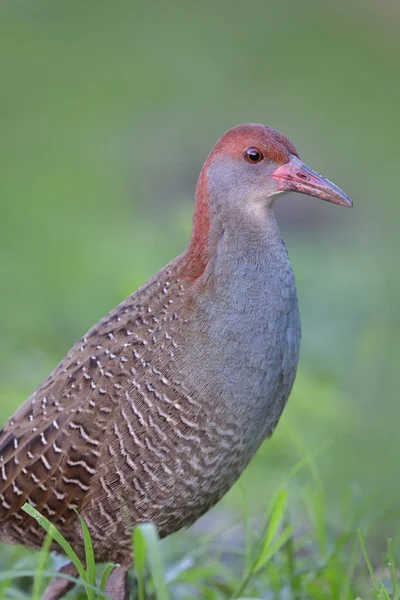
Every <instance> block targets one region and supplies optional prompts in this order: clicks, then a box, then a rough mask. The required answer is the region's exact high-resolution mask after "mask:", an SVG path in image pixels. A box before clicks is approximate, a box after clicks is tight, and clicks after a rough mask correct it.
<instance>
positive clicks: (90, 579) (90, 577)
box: [75, 510, 96, 600]
mask: <svg viewBox="0 0 400 600" xmlns="http://www.w3.org/2000/svg"><path fill="white" fill-rule="evenodd" d="M75 512H76V514H77V515H78V517H79V520H80V522H81V527H82V532H83V543H84V545H85V558H86V575H85V580H86V582H87V583H90V584H91V585H96V562H95V559H94V552H93V544H92V539H91V537H90V533H89V529H88V527H87V525H86V523H85V520H84V519H83V517H81V515H80V514H79V513H78V511H77V510H75ZM87 591H89V593H88V598H89V600H94V595H93V590H87ZM89 594H90V595H89Z"/></svg>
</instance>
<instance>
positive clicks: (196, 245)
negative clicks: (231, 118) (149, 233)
mask: <svg viewBox="0 0 400 600" xmlns="http://www.w3.org/2000/svg"><path fill="white" fill-rule="evenodd" d="M284 192H299V193H301V194H307V195H308V196H315V197H317V198H320V199H321V200H327V201H328V202H332V203H334V204H339V205H341V206H352V201H351V200H350V198H349V197H348V196H347V194H345V193H344V192H343V191H342V190H341V189H340V188H338V187H337V186H336V185H335V184H333V183H332V182H331V181H329V180H328V179H326V178H325V177H323V176H322V175H320V174H319V173H317V172H316V171H314V170H313V169H311V168H310V167H308V166H307V165H306V164H304V163H303V162H302V161H301V160H300V157H299V155H298V153H297V150H296V148H295V147H294V146H293V144H292V143H291V142H290V141H289V140H288V139H287V138H286V137H285V136H284V135H282V134H281V133H279V131H276V130H275V129H272V128H270V127H267V126H265V125H260V124H256V123H251V124H247V125H238V126H237V127H233V128H232V129H230V130H229V131H227V132H226V133H224V134H223V136H222V137H221V138H220V139H219V140H218V141H217V143H216V144H215V146H214V148H213V149H212V151H211V152H210V154H209V156H208V158H207V160H206V162H205V163H204V166H203V168H202V170H201V173H200V176H199V179H198V183H197V189H196V207H195V213H194V221H193V232H192V239H191V244H190V248H189V249H190V255H191V256H192V257H193V258H194V257H197V259H199V258H200V261H199V260H198V263H199V264H206V262H207V256H206V255H207V245H208V241H209V233H210V231H211V225H212V223H213V222H214V223H215V222H220V223H223V228H225V226H232V227H233V228H236V231H237V229H238V227H239V228H243V226H245V223H246V221H248V220H250V222H252V223H253V224H257V223H258V224H260V223H262V222H264V223H265V217H266V215H267V214H268V212H270V211H268V209H269V208H270V207H271V206H272V205H273V203H274V201H275V199H276V197H277V195H278V194H281V193H284Z"/></svg>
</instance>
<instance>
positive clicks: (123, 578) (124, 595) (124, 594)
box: [106, 567, 129, 600]
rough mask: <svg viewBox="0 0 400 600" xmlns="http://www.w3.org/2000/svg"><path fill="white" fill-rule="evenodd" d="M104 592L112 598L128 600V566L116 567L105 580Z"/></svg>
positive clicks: (113, 599)
mask: <svg viewBox="0 0 400 600" xmlns="http://www.w3.org/2000/svg"><path fill="white" fill-rule="evenodd" d="M106 594H107V595H108V596H110V598H112V600H128V599H129V589H128V567H116V568H115V569H114V570H113V571H111V575H110V576H109V578H108V581H107V587H106Z"/></svg>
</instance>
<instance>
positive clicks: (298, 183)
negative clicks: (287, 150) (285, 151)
mask: <svg viewBox="0 0 400 600" xmlns="http://www.w3.org/2000/svg"><path fill="white" fill-rule="evenodd" d="M272 177H274V179H277V180H278V190H279V191H280V192H298V193H299V194H307V195H308V196H315V197H316V198H321V200H327V201H328V202H333V204H339V205H340V206H353V202H352V200H350V198H349V197H348V195H347V194H345V193H344V192H343V191H342V190H341V189H340V188H338V187H337V186H336V185H335V184H334V183H332V182H331V181H329V179H325V177H323V176H322V175H320V174H319V173H317V172H316V171H313V170H312V169H311V168H310V167H307V165H305V164H304V163H303V162H301V160H300V159H299V158H297V156H293V155H292V157H291V159H290V161H289V162H288V163H286V164H284V165H282V166H281V167H278V168H277V169H276V170H275V171H274V172H273V173H272Z"/></svg>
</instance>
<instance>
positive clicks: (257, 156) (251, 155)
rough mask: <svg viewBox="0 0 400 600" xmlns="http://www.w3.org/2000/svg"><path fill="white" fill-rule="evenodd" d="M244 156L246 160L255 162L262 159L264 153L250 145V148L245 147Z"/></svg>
mask: <svg viewBox="0 0 400 600" xmlns="http://www.w3.org/2000/svg"><path fill="white" fill-rule="evenodd" d="M244 157H245V159H246V160H247V161H248V162H250V163H253V164H255V163H259V162H260V161H262V159H263V158H264V155H263V153H262V152H260V151H259V150H258V149H257V148H254V146H250V148H247V150H246V151H245V153H244Z"/></svg>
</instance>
